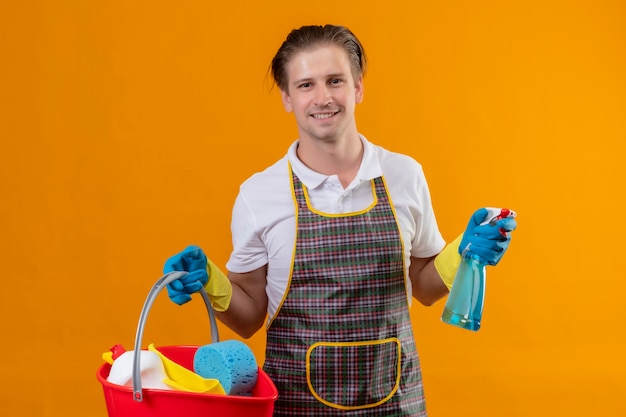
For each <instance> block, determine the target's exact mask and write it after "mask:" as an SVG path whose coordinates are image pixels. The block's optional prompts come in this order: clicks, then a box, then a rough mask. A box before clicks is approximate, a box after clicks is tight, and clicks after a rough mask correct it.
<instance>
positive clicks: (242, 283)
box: [217, 267, 267, 339]
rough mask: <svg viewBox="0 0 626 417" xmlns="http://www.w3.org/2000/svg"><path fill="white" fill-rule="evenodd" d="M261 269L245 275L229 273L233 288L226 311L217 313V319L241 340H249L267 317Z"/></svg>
mask: <svg viewBox="0 0 626 417" xmlns="http://www.w3.org/2000/svg"><path fill="white" fill-rule="evenodd" d="M266 271H267V268H266V267H263V268H261V269H258V270H256V271H252V272H249V273H246V274H236V273H232V272H231V273H229V274H228V279H229V280H230V282H231V284H232V288H233V290H232V291H233V292H232V298H231V301H230V305H229V306H228V309H227V310H226V311H223V312H217V317H218V318H219V319H220V321H222V322H223V323H224V324H226V325H227V326H228V327H230V328H231V329H232V330H233V331H235V332H236V333H237V334H238V335H239V336H241V337H243V338H246V339H247V338H249V337H250V336H252V335H253V334H254V333H256V332H257V331H258V330H259V329H260V328H262V327H263V325H264V323H265V317H266V315H267V295H266V293H265V282H266V281H265V279H266V278H265V274H266Z"/></svg>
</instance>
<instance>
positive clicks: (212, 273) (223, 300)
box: [204, 259, 233, 311]
mask: <svg viewBox="0 0 626 417" xmlns="http://www.w3.org/2000/svg"><path fill="white" fill-rule="evenodd" d="M206 269H207V272H208V274H209V281H208V282H207V283H206V285H205V286H204V289H205V290H206V293H207V295H208V296H209V298H210V299H211V306H213V309H214V310H215V311H226V310H228V306H230V299H231V298H232V296H233V286H232V284H231V283H230V280H229V279H228V277H227V276H226V275H225V274H224V273H223V272H222V271H221V270H220V269H219V268H218V267H217V266H215V264H214V263H213V262H212V261H211V260H210V259H208V262H207V268H206Z"/></svg>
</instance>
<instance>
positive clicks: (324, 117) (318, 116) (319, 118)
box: [311, 111, 339, 120]
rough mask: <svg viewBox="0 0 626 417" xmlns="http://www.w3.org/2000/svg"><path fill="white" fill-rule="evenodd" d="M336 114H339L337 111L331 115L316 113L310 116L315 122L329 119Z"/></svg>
mask: <svg viewBox="0 0 626 417" xmlns="http://www.w3.org/2000/svg"><path fill="white" fill-rule="evenodd" d="M337 113H339V112H338V111H337V112H333V113H316V114H312V115H311V116H313V117H314V118H316V119H317V120H324V119H330V118H331V117H333V116H334V115H336V114H337Z"/></svg>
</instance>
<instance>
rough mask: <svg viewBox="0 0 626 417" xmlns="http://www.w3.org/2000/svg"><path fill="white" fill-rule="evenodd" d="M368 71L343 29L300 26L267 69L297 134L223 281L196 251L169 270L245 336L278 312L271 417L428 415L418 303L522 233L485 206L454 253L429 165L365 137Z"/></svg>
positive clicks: (255, 185) (252, 193)
mask: <svg viewBox="0 0 626 417" xmlns="http://www.w3.org/2000/svg"><path fill="white" fill-rule="evenodd" d="M365 68H366V56H365V52H364V50H363V47H362V45H361V43H360V42H359V40H358V39H357V38H356V37H355V36H354V34H352V32H350V30H348V29H347V28H345V27H341V26H332V25H326V26H304V27H301V28H299V29H297V30H293V31H292V32H291V33H290V34H289V35H288V37H287V39H286V40H285V42H284V43H283V44H282V46H281V47H280V48H279V50H278V52H277V53H276V56H275V57H274V59H273V61H272V67H271V71H272V75H273V76H274V80H275V82H276V84H277V85H278V87H279V88H280V91H281V96H282V102H283V105H284V107H285V109H286V110H287V111H288V112H293V114H294V116H295V120H296V123H297V126H298V134H299V138H298V140H297V141H295V142H294V143H293V144H292V146H291V147H290V148H289V150H288V152H287V155H285V157H283V158H282V159H281V160H279V161H277V162H276V163H275V164H274V165H272V166H270V167H269V168H267V169H266V170H265V171H263V172H261V173H257V174H255V175H253V176H252V177H251V178H249V179H248V180H247V181H246V182H244V183H243V184H242V185H241V188H240V192H239V195H238V197H237V200H236V202H235V205H234V208H233V217H232V227H231V229H232V234H233V252H232V254H231V257H230V259H229V261H228V263H227V267H228V271H229V272H228V277H226V276H225V275H224V274H223V273H222V272H221V271H219V269H218V268H217V267H216V266H215V265H214V264H213V263H212V262H210V261H209V260H207V258H206V256H205V255H204V253H203V252H202V250H201V249H200V248H197V247H193V246H192V247H189V248H187V249H185V251H183V252H181V253H179V254H177V255H175V256H173V257H172V258H170V259H169V260H168V261H167V262H166V265H165V268H164V269H165V272H170V271H173V270H185V271H188V272H190V273H189V274H188V275H186V276H185V277H183V278H182V279H180V280H179V281H175V282H173V283H172V284H170V286H169V287H168V292H169V294H170V298H172V300H173V301H174V302H176V303H178V304H182V303H185V302H187V301H189V299H190V294H191V293H193V292H195V291H198V290H199V289H200V288H201V287H203V286H204V287H205V289H206V290H207V293H208V294H209V296H210V298H211V300H212V303H213V306H214V308H215V309H216V310H217V311H219V312H220V313H219V317H220V319H221V320H222V321H223V322H224V323H225V324H227V325H228V326H229V327H231V328H232V329H234V330H235V331H236V332H237V333H238V334H240V335H241V336H242V337H245V338H247V337H250V336H251V335H252V334H254V333H255V332H256V331H258V330H259V329H260V328H261V327H263V324H264V322H265V318H266V316H268V315H269V320H268V322H267V350H266V361H265V364H264V370H265V371H266V372H267V373H268V375H269V376H270V377H271V378H272V380H273V381H274V383H275V384H276V386H277V387H278V390H279V397H278V401H277V402H276V404H275V414H274V415H275V416H300V415H313V416H331V415H341V416H346V415H349V416H401V415H402V416H425V415H426V411H425V404H424V395H423V388H422V378H421V373H420V365H419V359H418V355H417V350H416V347H415V343H414V338H413V333H412V327H411V322H410V316H409V308H410V303H411V299H412V297H414V298H416V299H417V300H418V301H419V302H421V303H423V304H424V305H430V304H432V303H434V302H435V301H437V300H439V299H440V298H442V297H443V296H445V295H446V294H447V293H448V289H449V288H450V286H451V285H452V281H453V279H454V274H455V271H456V269H457V267H458V265H459V263H460V259H461V258H460V255H459V251H460V250H461V248H462V249H466V248H468V247H469V249H468V250H469V251H470V252H471V253H473V254H475V255H477V256H480V257H481V258H482V260H483V261H484V262H486V263H488V264H491V265H495V264H496V263H497V262H498V261H499V259H500V258H501V256H502V255H503V253H504V251H505V250H506V248H507V247H508V244H509V240H510V233H505V234H504V235H503V234H500V233H499V231H498V230H499V229H504V230H506V231H507V232H510V231H512V230H513V229H515V227H516V223H515V220H513V219H503V220H500V221H499V222H498V223H497V225H496V226H497V227H492V226H479V223H480V222H481V221H483V220H484V218H485V217H486V210H485V209H481V210H478V211H477V212H476V213H474V215H473V216H472V218H471V220H470V222H469V225H468V228H467V230H466V232H465V233H464V234H462V235H461V236H459V238H457V239H456V240H455V241H454V242H452V243H451V244H449V245H447V246H445V242H444V240H443V238H442V236H441V234H440V232H439V230H438V227H437V223H436V220H435V215H434V213H433V209H432V206H431V201H430V195H429V191H428V186H427V183H426V179H425V177H424V174H423V172H422V169H421V166H420V165H419V164H418V163H417V162H416V161H415V160H413V159H412V158H410V157H408V156H406V155H401V154H397V153H392V152H389V151H387V150H385V149H383V148H381V147H379V146H376V145H374V144H372V143H370V142H369V141H367V140H366V139H365V137H364V136H362V135H360V134H359V132H358V130H357V127H356V121H355V115H354V113H355V108H356V105H357V104H359V103H360V102H361V101H362V100H363V75H364V72H365ZM444 246H445V249H444ZM442 249H443V250H442Z"/></svg>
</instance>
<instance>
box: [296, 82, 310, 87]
mask: <svg viewBox="0 0 626 417" xmlns="http://www.w3.org/2000/svg"><path fill="white" fill-rule="evenodd" d="M310 86H311V83H302V84H300V85H299V86H298V88H309V87H310Z"/></svg>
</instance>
